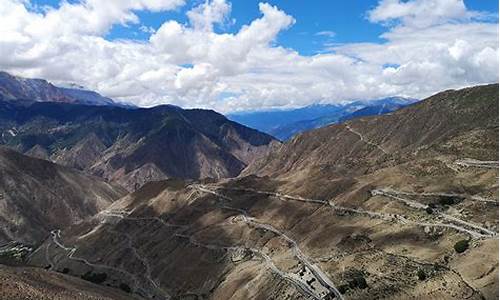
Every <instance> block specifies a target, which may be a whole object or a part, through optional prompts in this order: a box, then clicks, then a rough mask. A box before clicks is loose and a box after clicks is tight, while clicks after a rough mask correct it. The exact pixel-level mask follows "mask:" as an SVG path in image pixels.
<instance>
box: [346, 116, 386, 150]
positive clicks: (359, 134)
mask: <svg viewBox="0 0 500 300" xmlns="http://www.w3.org/2000/svg"><path fill="white" fill-rule="evenodd" d="M344 126H345V128H346V129H347V130H349V131H350V132H352V133H354V134H355V135H357V136H359V139H360V140H361V141H362V142H365V143H367V144H369V145H372V146H375V147H376V148H378V149H379V150H380V151H382V152H383V153H384V154H389V152H387V151H386V150H385V149H384V148H382V147H381V146H380V145H379V144H375V143H374V142H372V141H370V140H368V139H366V138H365V137H364V136H363V135H362V134H361V133H359V132H358V131H356V130H354V129H352V127H351V126H350V125H349V124H347V123H345V124H344Z"/></svg>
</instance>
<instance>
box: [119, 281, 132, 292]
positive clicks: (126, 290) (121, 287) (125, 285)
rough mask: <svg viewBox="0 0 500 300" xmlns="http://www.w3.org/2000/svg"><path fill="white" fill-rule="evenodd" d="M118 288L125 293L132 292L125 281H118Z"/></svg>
mask: <svg viewBox="0 0 500 300" xmlns="http://www.w3.org/2000/svg"><path fill="white" fill-rule="evenodd" d="M120 289H122V290H123V291H124V292H127V293H130V292H132V289H131V288H130V286H128V284H126V283H123V282H122V283H120Z"/></svg>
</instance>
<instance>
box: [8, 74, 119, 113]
mask: <svg viewBox="0 0 500 300" xmlns="http://www.w3.org/2000/svg"><path fill="white" fill-rule="evenodd" d="M0 100H4V101H15V100H30V101H36V102H61V103H73V104H85V105H116V106H127V105H125V104H121V103H118V102H115V101H113V100H112V99H110V98H107V97H104V96H102V95H100V94H99V93H96V92H94V91H90V90H87V89H85V88H84V87H81V86H77V85H75V84H72V85H68V86H67V87H58V86H55V85H53V84H52V83H50V82H48V81H47V80H44V79H30V78H23V77H19V76H14V75H11V74H9V73H7V72H1V71H0Z"/></svg>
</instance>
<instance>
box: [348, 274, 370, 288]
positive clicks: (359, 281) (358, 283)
mask: <svg viewBox="0 0 500 300" xmlns="http://www.w3.org/2000/svg"><path fill="white" fill-rule="evenodd" d="M349 287H350V288H352V289H355V288H359V289H365V288H367V287H368V284H367V283H366V279H365V278H364V277H363V275H362V274H358V275H356V276H355V277H354V278H353V279H352V280H350V281H349Z"/></svg>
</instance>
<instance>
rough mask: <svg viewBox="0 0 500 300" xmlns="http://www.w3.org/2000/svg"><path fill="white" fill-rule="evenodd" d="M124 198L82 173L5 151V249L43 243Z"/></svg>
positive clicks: (0, 179)
mask: <svg viewBox="0 0 500 300" xmlns="http://www.w3.org/2000/svg"><path fill="white" fill-rule="evenodd" d="M124 194H125V190H124V189H122V188H119V187H117V186H113V185H110V184H107V183H104V182H101V181H100V180H99V179H97V178H94V177H90V176H87V175H85V174H83V173H81V172H79V171H76V170H72V169H69V168H66V167H62V166H59V165H56V164H54V163H51V162H48V161H45V160H41V159H36V158H32V157H29V156H25V155H22V154H20V153H18V152H15V151H13V150H10V149H7V148H5V147H0V245H2V244H4V243H5V242H9V241H17V242H23V243H25V244H34V243H37V242H39V241H41V240H43V239H44V238H45V237H46V236H47V235H48V233H49V231H50V230H52V229H55V228H64V227H67V226H69V225H71V224H73V223H75V222H78V221H82V220H83V219H85V218H87V217H89V216H92V215H94V214H96V213H97V212H99V211H101V210H103V209H104V208H106V207H107V206H109V205H110V204H111V203H112V202H113V201H114V200H116V199H118V198H120V197H122V196H123V195H124Z"/></svg>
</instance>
